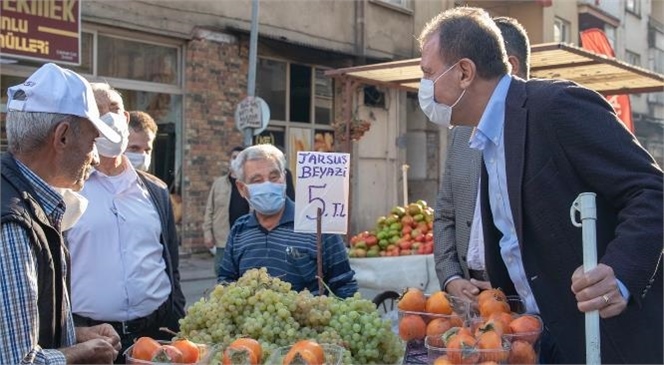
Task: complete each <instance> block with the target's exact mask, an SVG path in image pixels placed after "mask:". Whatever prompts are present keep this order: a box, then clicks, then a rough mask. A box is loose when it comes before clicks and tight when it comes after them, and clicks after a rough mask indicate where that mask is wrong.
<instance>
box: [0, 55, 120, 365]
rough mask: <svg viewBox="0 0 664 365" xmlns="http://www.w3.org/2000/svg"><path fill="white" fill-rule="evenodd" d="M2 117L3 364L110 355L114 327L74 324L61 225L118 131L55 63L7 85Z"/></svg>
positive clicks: (71, 216)
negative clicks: (101, 147) (101, 149)
mask: <svg viewBox="0 0 664 365" xmlns="http://www.w3.org/2000/svg"><path fill="white" fill-rule="evenodd" d="M6 120H7V121H6V129H7V141H8V152H7V153H6V154H4V155H3V156H2V161H1V163H2V173H1V174H2V186H1V192H2V241H1V242H2V243H1V244H0V303H1V304H0V363H1V364H17V363H35V364H65V363H67V364H72V363H87V364H91V363H112V362H113V360H114V359H115V358H116V357H117V355H118V349H119V348H120V338H119V337H118V335H117V333H116V332H115V330H114V329H113V327H111V326H110V325H108V324H100V325H97V326H93V327H74V322H73V320H72V314H71V306H70V299H69V272H70V269H71V268H70V262H69V253H68V251H67V248H66V247H65V244H64V240H63V238H62V230H63V229H66V228H67V227H68V226H71V225H72V224H73V222H74V221H75V220H76V219H77V217H78V216H80V214H81V212H80V211H81V210H82V209H83V207H84V206H85V205H86V204H85V202H84V201H82V200H81V199H80V196H78V195H77V194H76V193H75V191H78V190H80V189H81V188H82V187H83V184H84V182H85V180H86V178H87V175H88V174H89V173H90V171H91V168H92V166H94V165H96V164H97V163H98V158H97V154H96V150H95V147H94V142H95V139H96V138H97V137H99V136H100V135H101V136H104V137H106V138H107V139H109V140H111V141H119V140H120V135H118V134H117V133H116V132H115V131H113V130H112V129H111V128H110V127H109V126H108V125H106V123H104V122H103V121H102V120H101V119H100V118H99V111H98V109H97V105H96V104H95V99H94V96H93V93H92V89H91V88H90V84H89V83H88V82H87V81H86V80H85V79H84V78H82V77H81V76H79V75H77V74H76V73H74V72H72V71H70V70H66V69H62V68H60V67H58V66H56V65H54V64H52V63H49V64H45V65H43V66H42V67H41V68H39V69H38V70H37V71H36V72H35V73H34V74H32V75H31V76H30V77H29V78H28V79H27V80H26V81H25V82H24V83H23V84H20V85H16V86H12V87H10V88H9V89H8V99H7V118H6Z"/></svg>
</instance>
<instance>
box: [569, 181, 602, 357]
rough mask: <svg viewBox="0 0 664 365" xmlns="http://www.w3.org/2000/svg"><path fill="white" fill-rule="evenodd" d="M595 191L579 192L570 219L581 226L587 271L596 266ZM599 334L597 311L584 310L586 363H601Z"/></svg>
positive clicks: (584, 265)
mask: <svg viewBox="0 0 664 365" xmlns="http://www.w3.org/2000/svg"><path fill="white" fill-rule="evenodd" d="M595 196H596V195H595V193H581V194H579V196H578V197H577V198H576V200H574V203H572V208H571V209H570V219H571V220H572V224H573V225H574V226H576V227H581V232H582V236H583V271H584V272H588V271H589V270H592V269H594V268H595V267H596V266H597V233H596V230H595V221H597V206H596V204H595ZM577 211H578V212H579V213H580V216H581V223H579V222H578V221H577V220H576V212H577ZM600 351H601V347H600V336H599V311H596V310H594V311H591V312H586V364H588V365H599V364H601V363H602V356H601V352H600Z"/></svg>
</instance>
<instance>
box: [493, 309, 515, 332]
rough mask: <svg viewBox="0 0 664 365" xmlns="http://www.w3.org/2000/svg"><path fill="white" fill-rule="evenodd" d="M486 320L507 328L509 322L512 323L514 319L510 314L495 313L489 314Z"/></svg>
mask: <svg viewBox="0 0 664 365" xmlns="http://www.w3.org/2000/svg"><path fill="white" fill-rule="evenodd" d="M488 319H490V320H494V321H499V322H502V323H503V327H504V328H507V327H508V326H509V324H510V322H512V319H514V318H513V317H512V314H510V313H505V312H496V313H491V314H490V315H489V318H488Z"/></svg>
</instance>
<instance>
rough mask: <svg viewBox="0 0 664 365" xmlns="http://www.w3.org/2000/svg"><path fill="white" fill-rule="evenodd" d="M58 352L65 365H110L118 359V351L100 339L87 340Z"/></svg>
mask: <svg viewBox="0 0 664 365" xmlns="http://www.w3.org/2000/svg"><path fill="white" fill-rule="evenodd" d="M59 350H60V352H62V354H63V355H65V358H66V360H67V364H112V363H113V361H114V360H115V358H116V357H118V350H116V349H115V348H114V347H113V345H111V344H110V342H108V341H106V340H104V339H102V338H96V339H93V340H88V341H85V342H81V343H78V344H76V345H74V346H71V347H65V348H63V349H59Z"/></svg>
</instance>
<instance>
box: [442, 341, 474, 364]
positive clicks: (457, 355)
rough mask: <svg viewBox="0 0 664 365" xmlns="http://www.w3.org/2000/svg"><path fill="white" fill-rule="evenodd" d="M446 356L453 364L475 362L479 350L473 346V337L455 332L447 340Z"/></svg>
mask: <svg viewBox="0 0 664 365" xmlns="http://www.w3.org/2000/svg"><path fill="white" fill-rule="evenodd" d="M446 353H447V358H448V359H449V360H450V361H451V362H452V363H453V364H475V363H477V362H478V360H479V355H480V354H479V352H477V348H475V338H473V336H470V335H466V334H457V335H456V336H454V337H452V338H451V339H450V340H449V341H448V342H447V349H446Z"/></svg>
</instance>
